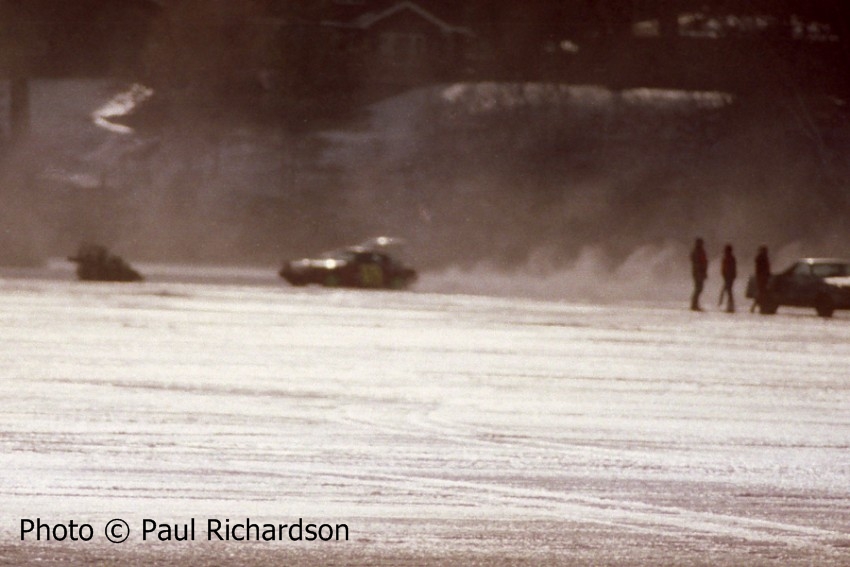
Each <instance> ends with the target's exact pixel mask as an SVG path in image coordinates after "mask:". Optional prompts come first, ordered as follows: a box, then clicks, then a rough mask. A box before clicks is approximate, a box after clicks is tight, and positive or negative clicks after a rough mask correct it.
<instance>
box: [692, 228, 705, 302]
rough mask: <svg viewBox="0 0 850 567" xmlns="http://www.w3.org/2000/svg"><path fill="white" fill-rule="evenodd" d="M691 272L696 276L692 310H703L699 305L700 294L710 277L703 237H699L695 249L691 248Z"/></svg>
mask: <svg viewBox="0 0 850 567" xmlns="http://www.w3.org/2000/svg"><path fill="white" fill-rule="evenodd" d="M691 274H692V275H693V277H694V293H693V295H691V311H702V308H700V306H699V296H700V294H702V288H703V284H704V283H705V280H706V278H708V258H707V257H706V255H705V248H704V247H703V244H702V238H697V240H696V242H695V243H694V249H693V250H691Z"/></svg>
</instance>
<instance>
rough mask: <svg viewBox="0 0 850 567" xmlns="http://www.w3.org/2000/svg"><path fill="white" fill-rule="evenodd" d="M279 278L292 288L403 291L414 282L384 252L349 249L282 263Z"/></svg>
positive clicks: (412, 275) (411, 273) (408, 271)
mask: <svg viewBox="0 0 850 567" xmlns="http://www.w3.org/2000/svg"><path fill="white" fill-rule="evenodd" d="M279 274H280V276H281V277H282V278H283V279H285V280H286V281H287V282H289V283H290V284H292V285H296V286H302V285H307V284H319V285H323V286H326V287H360V288H383V289H404V288H406V287H408V286H410V285H411V284H412V283H413V282H414V281H416V276H417V275H416V271H415V270H413V269H412V268H409V267H407V266H405V265H404V264H402V263H401V262H400V261H398V260H396V259H395V258H393V257H392V256H390V255H389V254H388V253H387V252H386V251H383V250H378V249H374V248H370V247H364V246H351V247H348V248H343V249H341V250H335V251H333V252H328V253H325V254H322V255H321V256H320V257H319V258H302V259H300V260H292V261H289V262H286V263H284V265H283V268H281V270H280V272H279Z"/></svg>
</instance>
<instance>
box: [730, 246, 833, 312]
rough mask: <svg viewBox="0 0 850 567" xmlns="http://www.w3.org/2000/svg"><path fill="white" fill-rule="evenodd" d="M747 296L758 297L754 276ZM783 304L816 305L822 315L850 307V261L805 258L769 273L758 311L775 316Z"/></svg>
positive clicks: (748, 286)
mask: <svg viewBox="0 0 850 567" xmlns="http://www.w3.org/2000/svg"><path fill="white" fill-rule="evenodd" d="M746 295H747V297H749V298H754V297H755V296H756V283H755V277H750V280H749V282H747V293H746ZM782 305H788V306H793V307H813V308H814V309H815V310H816V311H817V313H818V315H820V316H821V317H832V314H833V312H834V311H835V310H836V309H850V261H847V260H838V259H831V258H803V259H802V260H799V261H797V262H795V263H794V264H793V265H792V266H790V267H789V268H788V269H786V270H785V271H783V272H780V273H778V274H774V275H772V276H770V280H768V284H767V297H766V298H764V299H763V300H762V302H761V305H760V306H759V310H760V312H761V313H763V314H765V315H772V314H774V313H776V310H777V309H778V308H779V307H780V306H782Z"/></svg>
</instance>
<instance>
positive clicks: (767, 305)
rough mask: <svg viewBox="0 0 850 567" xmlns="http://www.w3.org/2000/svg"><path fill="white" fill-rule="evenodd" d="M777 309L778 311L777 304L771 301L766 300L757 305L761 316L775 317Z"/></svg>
mask: <svg viewBox="0 0 850 567" xmlns="http://www.w3.org/2000/svg"><path fill="white" fill-rule="evenodd" d="M777 309H779V304H778V303H776V302H775V301H774V300H772V299H767V298H766V299H763V300H762V301H761V303H759V313H761V314H762V315H775V314H776V310H777Z"/></svg>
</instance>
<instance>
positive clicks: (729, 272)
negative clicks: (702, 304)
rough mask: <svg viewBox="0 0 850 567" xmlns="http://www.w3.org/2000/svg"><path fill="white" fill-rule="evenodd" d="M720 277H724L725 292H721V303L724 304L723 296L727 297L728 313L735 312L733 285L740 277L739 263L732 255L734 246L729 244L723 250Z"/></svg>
mask: <svg viewBox="0 0 850 567" xmlns="http://www.w3.org/2000/svg"><path fill="white" fill-rule="evenodd" d="M720 275H722V276H723V290H722V291H721V292H720V302H719V303H718V305H719V304H721V303H723V296H724V295H725V296H726V313H734V312H735V297H734V296H733V295H732V285H733V284H734V283H735V278H736V277H738V261H737V260H736V259H735V254H733V253H732V245H731V244H727V245H726V246H725V247H724V248H723V261H722V262H721V265H720Z"/></svg>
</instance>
